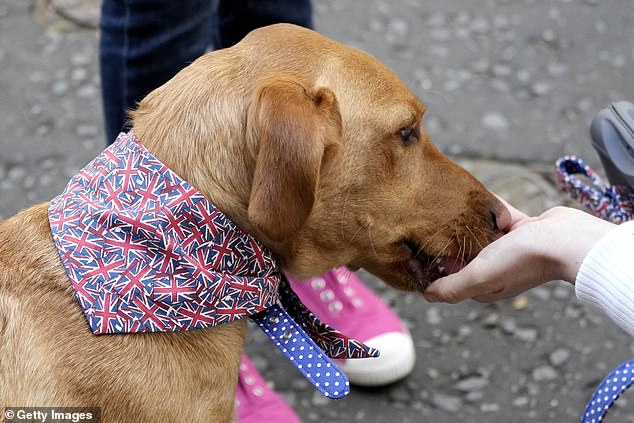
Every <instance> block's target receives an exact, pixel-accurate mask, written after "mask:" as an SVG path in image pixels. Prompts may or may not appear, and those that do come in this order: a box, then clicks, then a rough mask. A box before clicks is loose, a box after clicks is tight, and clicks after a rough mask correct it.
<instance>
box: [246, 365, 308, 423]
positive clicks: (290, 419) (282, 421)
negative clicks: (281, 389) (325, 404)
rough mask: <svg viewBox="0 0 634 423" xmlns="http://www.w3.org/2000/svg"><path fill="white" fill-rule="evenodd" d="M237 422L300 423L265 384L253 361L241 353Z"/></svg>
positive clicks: (293, 413)
mask: <svg viewBox="0 0 634 423" xmlns="http://www.w3.org/2000/svg"><path fill="white" fill-rule="evenodd" d="M236 408H237V409H236V415H237V416H238V419H237V423H263V422H276V423H301V422H302V420H301V419H300V418H299V417H298V416H297V414H295V412H294V411H293V409H292V408H291V407H290V405H288V404H287V403H286V401H284V398H282V397H281V396H280V395H279V394H278V393H277V392H275V391H274V390H273V389H271V388H270V387H269V385H267V383H266V381H265V380H264V378H263V377H262V375H261V374H260V373H259V372H258V371H257V369H256V368H255V367H254V366H253V363H251V361H250V360H249V359H248V358H247V356H246V354H242V358H241V359H240V372H239V373H238V387H237V388H236Z"/></svg>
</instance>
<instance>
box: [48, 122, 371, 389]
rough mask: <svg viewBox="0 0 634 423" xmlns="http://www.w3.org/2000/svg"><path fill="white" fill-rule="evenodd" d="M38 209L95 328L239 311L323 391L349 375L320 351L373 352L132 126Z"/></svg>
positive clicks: (162, 324)
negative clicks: (295, 286) (321, 310)
mask: <svg viewBox="0 0 634 423" xmlns="http://www.w3.org/2000/svg"><path fill="white" fill-rule="evenodd" d="M48 216H49V222H50V227H51V232H52V234H53V239H54V241H55V245H56V246H57V249H58V252H59V255H60V258H61V261H62V264H63V265H64V268H65V269H66V273H67V274H68V277H69V279H70V282H71V285H72V287H73V289H74V291H75V296H76V297H77V300H78V302H79V304H80V306H81V308H82V310H83V312H84V315H85V317H86V319H87V320H88V324H89V326H90V328H91V330H92V331H93V333H95V334H96V335H102V334H117V333H136V332H166V331H179V330H191V329H201V328H206V327H211V326H215V325H218V324H222V323H228V322H232V321H234V320H237V319H240V318H243V317H247V316H248V317H251V318H252V319H253V320H254V321H255V322H256V323H257V324H258V325H259V326H260V327H261V328H262V329H263V330H264V331H265V333H266V334H267V335H268V336H269V337H270V338H271V339H272V340H273V341H274V342H275V344H276V345H277V346H278V348H280V349H281V350H282V352H283V353H284V354H285V355H286V356H287V358H289V360H290V361H291V363H293V364H294V365H295V367H297V368H298V369H299V370H300V372H301V373H302V374H304V376H306V377H307V378H308V379H309V380H310V381H311V383H313V385H315V386H316V387H317V389H319V390H320V391H321V392H323V393H324V394H325V395H326V396H328V397H331V398H341V397H343V396H345V395H346V394H347V393H348V392H349V384H348V380H347V378H346V376H345V374H344V373H343V372H341V371H340V370H339V369H337V367H336V365H335V364H334V363H333V362H332V361H331V360H330V358H337V359H344V358H365V357H377V356H378V354H379V353H378V351H377V350H375V349H373V348H370V347H368V346H366V345H364V344H363V343H361V342H359V341H356V340H354V339H350V338H348V337H346V336H345V335H343V334H341V333H340V332H338V331H336V330H335V329H333V328H331V327H329V326H327V325H325V324H324V323H322V322H320V321H319V320H317V319H316V318H315V316H314V315H313V314H312V313H311V312H310V311H309V310H308V309H307V308H306V306H304V305H303V304H302V303H301V302H300V301H299V298H298V297H297V296H296V295H295V293H294V292H293V291H292V290H291V288H290V285H289V284H288V281H286V279H285V277H284V275H283V273H282V272H281V270H280V268H279V265H278V263H277V261H276V259H275V256H274V255H273V253H272V252H271V251H270V250H268V249H267V248H266V247H265V246H263V245H262V244H260V243H259V242H258V241H257V240H256V239H255V238H253V237H252V236H251V235H249V234H248V233H246V232H244V231H242V230H241V229H240V228H239V227H238V226H236V225H235V224H234V223H233V222H232V221H231V220H229V219H228V218H227V216H225V215H224V214H223V213H222V212H221V211H220V210H218V209H217V208H216V207H215V206H214V205H213V204H211V203H210V202H209V201H208V200H207V199H206V198H205V197H204V196H203V195H202V194H201V193H200V192H199V191H197V190H196V189H195V188H193V187H192V186H191V185H189V184H188V183H187V182H186V181H184V180H183V179H182V178H180V177H179V176H178V175H176V174H175V173H174V172H173V171H171V170H170V169H169V168H168V167H167V166H166V165H164V164H163V163H161V162H160V161H159V160H158V159H157V158H156V157H154V156H153V155H152V154H151V153H150V152H149V151H148V150H147V149H145V147H143V145H142V144H141V143H140V142H139V141H138V140H137V138H136V137H135V136H134V134H133V133H132V131H130V132H129V133H128V134H125V133H121V134H120V135H119V137H118V138H117V140H116V141H115V143H114V144H112V145H111V146H110V147H108V148H107V149H106V150H105V151H104V152H103V153H101V154H100V155H99V156H98V157H97V158H96V159H95V160H93V161H92V162H90V163H89V164H88V165H87V166H86V167H85V168H84V169H82V170H81V171H80V172H79V174H77V175H76V176H74V177H73V178H72V179H71V180H70V182H69V183H68V185H67V187H66V189H65V190H64V192H63V193H62V194H60V195H59V196H57V197H56V198H54V199H53V200H52V201H51V203H50V205H49V209H48ZM280 294H281V295H280ZM286 309H288V310H289V311H290V312H291V314H292V315H293V317H291V315H290V314H289V313H288V312H287V311H286ZM293 318H295V320H297V322H298V323H296V321H295V320H294V319H293ZM306 332H308V333H310V335H311V336H312V338H313V339H314V340H315V341H313V339H311V336H309V335H308V334H307V333H306ZM324 351H325V352H324ZM309 356H310V357H309ZM328 357H330V358H328ZM322 368H323V369H328V371H317V372H315V371H313V369H322Z"/></svg>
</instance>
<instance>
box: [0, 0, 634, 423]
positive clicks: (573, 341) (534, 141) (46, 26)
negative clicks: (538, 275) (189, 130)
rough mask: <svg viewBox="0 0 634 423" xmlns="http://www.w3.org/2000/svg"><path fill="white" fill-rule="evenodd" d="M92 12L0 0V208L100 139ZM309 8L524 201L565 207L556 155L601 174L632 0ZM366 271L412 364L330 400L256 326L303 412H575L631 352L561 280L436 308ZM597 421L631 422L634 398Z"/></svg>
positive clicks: (269, 363) (46, 192)
mask: <svg viewBox="0 0 634 423" xmlns="http://www.w3.org/2000/svg"><path fill="white" fill-rule="evenodd" d="M97 12H98V11H97V9H95V1H94V0H37V1H34V0H0V133H1V134H2V135H1V136H0V218H2V217H8V216H10V215H12V214H14V213H15V212H16V211H18V210H19V209H21V208H24V207H26V206H28V205H30V204H33V203H35V202H39V201H47V200H49V199H50V198H51V197H53V196H54V195H56V194H58V193H59V192H61V190H62V189H63V187H64V185H65V184H66V182H67V180H68V178H69V177H70V176H72V175H73V174H75V173H76V172H77V171H78V170H79V169H80V168H81V167H82V166H83V165H84V164H85V163H87V162H88V161H90V160H91V159H92V158H93V157H94V156H95V155H96V154H97V153H98V152H99V151H100V150H101V149H102V148H103V146H104V134H103V122H102V115H101V100H100V88H99V77H98V68H97V44H98V32H97V31H96V30H95V29H94V28H93V25H94V22H95V21H96V17H97V15H98V13H97ZM315 14H316V18H315V20H316V29H317V30H319V31H320V32H322V33H324V34H326V35H328V36H330V37H332V38H334V39H335V40H338V41H340V42H343V43H346V44H349V45H352V46H355V47H358V48H361V49H363V50H366V51H368V52H370V53H372V54H373V55H375V56H376V57H378V58H379V59H380V60H382V61H383V62H384V63H386V64H387V65H388V66H389V67H390V68H391V69H393V70H394V71H395V72H396V73H397V74H398V75H399V76H400V77H401V78H402V79H403V80H404V81H405V82H406V83H407V84H408V85H409V86H410V88H411V89H412V91H413V92H415V93H416V94H417V95H418V96H420V98H421V99H422V100H423V101H424V102H425V103H426V104H427V107H428V112H427V113H426V127H427V130H428V132H429V134H430V135H431V137H432V139H433V140H434V142H435V143H436V144H437V145H438V146H439V147H440V148H441V149H442V150H443V151H444V152H445V153H447V154H448V155H450V156H451V157H452V158H454V159H455V160H457V161H458V162H460V163H461V164H462V165H463V166H465V167H466V168H467V169H468V170H470V171H471V172H473V173H474V174H475V175H476V176H477V177H478V178H480V179H481V180H482V181H483V182H484V183H485V184H486V185H487V186H488V187H490V188H491V189H492V190H493V191H495V192H497V193H499V194H500V195H502V196H503V197H505V198H507V199H508V200H510V201H511V202H512V203H513V204H515V205H516V206H517V207H519V208H521V209H523V210H525V211H527V212H529V213H533V214H535V213H539V212H541V211H543V210H545V209H547V208H549V207H552V206H554V205H558V204H569V203H568V202H567V200H566V198H565V196H563V195H562V194H561V193H560V192H559V190H558V189H557V188H556V187H555V186H554V182H553V169H552V166H553V163H554V161H555V160H556V159H557V158H558V157H560V156H562V155H563V154H568V153H577V154H578V155H580V156H582V157H583V158H585V159H587V161H588V162H589V163H590V164H591V165H592V166H593V167H595V168H596V169H597V170H599V171H600V166H599V163H598V160H597V158H596V155H595V153H594V151H593V150H592V148H591V146H590V143H589V138H588V135H587V134H588V127H589V122H590V119H591V118H592V116H593V115H594V114H595V113H596V112H597V111H599V110H600V109H601V108H602V107H604V106H605V105H607V104H609V103H610V102H612V101H617V100H630V101H632V100H634V2H633V1H632V0H602V1H599V0H552V1H545V0H475V1H473V0H471V1H470V0H445V1H435V2H434V1H426V0H419V1H417V0H398V1H396V0H394V1H388V0H368V1H352V0H316V1H315ZM571 242H574V239H572V238H571ZM361 276H362V277H363V278H364V279H365V280H366V281H367V282H368V284H369V285H371V286H373V287H374V288H376V290H377V292H378V293H379V294H380V295H381V296H382V297H383V298H384V299H385V300H386V301H387V302H389V303H390V304H392V305H393V306H394V308H395V309H396V310H397V311H398V313H399V314H400V315H401V316H402V318H403V319H404V320H405V321H406V323H407V325H408V326H409V328H410V330H411V332H412V335H413V337H414V339H415V344H416V348H417V355H418V360H417V363H416V367H415V369H414V372H413V374H412V375H410V376H409V377H407V378H406V379H405V380H403V381H401V382H398V383H396V384H394V385H391V386H388V387H384V388H380V389H361V388H354V387H353V390H352V393H351V394H350V396H349V397H348V398H346V399H344V400H339V401H332V400H327V399H325V398H324V397H322V396H321V395H320V394H319V393H317V392H316V391H315V390H314V389H312V388H311V387H310V386H309V385H308V383H307V382H305V381H304V380H303V379H302V378H301V377H300V376H299V375H298V374H296V373H295V371H294V370H293V369H292V367H291V366H290V365H289V364H288V363H286V362H285V361H284V360H283V359H282V358H281V356H280V355H279V354H278V353H277V351H275V350H274V348H273V347H272V345H271V344H270V342H269V341H268V340H267V339H265V338H264V336H263V335H260V334H259V333H258V332H257V331H253V333H252V334H251V337H250V340H249V346H248V350H249V352H250V356H251V358H252V360H253V361H254V362H255V364H256V366H257V367H258V368H259V369H260V370H261V371H262V373H263V374H264V375H265V376H266V377H267V379H268V380H270V381H271V383H272V384H273V385H274V386H275V387H276V389H277V390H278V391H279V392H281V393H282V395H284V397H285V398H286V399H287V400H288V401H289V403H291V405H293V407H294V408H295V409H296V410H297V412H298V413H299V414H300V416H301V417H302V418H303V419H304V421H306V422H313V421H315V422H317V421H319V422H344V421H345V422H353V421H354V422H356V421H358V422H438V423H443V422H459V423H462V422H464V423H466V422H492V421H497V422H505V423H506V422H511V423H512V422H533V421H534V422H575V421H578V419H579V416H580V414H581V412H582V410H583V407H584V404H585V401H586V399H587V398H588V397H589V396H590V394H591V392H592V390H593V388H594V386H596V384H597V383H598V382H599V380H600V379H601V378H602V377H603V376H604V375H605V374H606V373H607V372H608V371H609V370H610V369H611V368H612V367H613V366H615V365H616V364H618V363H620V362H622V361H624V360H626V359H628V358H631V357H632V356H633V355H634V342H633V341H632V339H631V338H630V337H629V336H628V335H627V334H626V333H625V332H623V331H622V330H620V329H618V328H617V327H616V326H615V325H614V324H613V323H612V322H611V321H610V320H609V319H608V318H607V317H605V316H603V315H602V314H601V313H599V312H597V311H595V310H591V309H588V308H586V307H584V306H582V305H581V304H579V303H578V302H577V301H576V299H575V296H574V291H573V289H572V287H571V286H570V285H568V284H565V283H563V282H552V283H550V284H547V285H544V286H542V287H539V288H536V289H534V290H532V291H530V292H528V293H525V294H523V295H521V296H520V297H518V298H516V299H513V300H509V301H504V302H500V303H497V304H494V305H482V304H479V303H475V302H465V303H462V304H459V305H439V304H434V305H430V304H427V303H425V302H424V300H423V299H422V298H421V297H420V296H419V295H416V294H404V293H400V292H395V291H393V290H391V289H389V288H387V287H386V286H385V285H384V284H382V283H381V282H380V281H378V280H376V279H375V278H373V277H371V276H369V275H367V274H365V273H361ZM368 324H372V322H368ZM606 421H607V422H634V398H633V397H632V396H631V395H628V394H626V395H625V396H624V397H623V398H622V399H621V400H620V401H619V403H618V405H617V407H616V409H615V410H614V412H613V413H611V414H610V416H609V417H608V418H607V419H606Z"/></svg>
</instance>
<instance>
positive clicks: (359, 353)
mask: <svg viewBox="0 0 634 423" xmlns="http://www.w3.org/2000/svg"><path fill="white" fill-rule="evenodd" d="M279 293H280V304H279V305H274V306H273V307H270V308H268V309H267V310H265V311H263V312H261V313H258V314H256V315H254V316H251V319H252V320H253V321H255V322H256V323H257V324H258V326H260V328H261V329H262V330H263V331H264V333H265V334H266V335H267V336H268V337H269V338H270V339H271V340H272V341H273V342H274V343H275V345H276V346H277V348H279V349H280V351H282V354H284V356H286V358H287V359H288V360H289V361H290V362H291V363H292V364H293V365H294V366H295V367H296V368H297V370H299V372H300V373H301V374H302V375H303V376H304V377H305V378H306V379H308V381H309V382H310V383H312V384H313V386H314V387H315V388H317V389H318V390H319V391H320V392H321V393H323V394H324V395H325V396H327V397H328V398H343V397H344V396H346V395H347V394H348V393H349V392H350V384H349V382H348V378H347V377H346V375H345V374H344V373H343V372H342V371H341V370H339V368H337V365H336V364H335V363H334V362H333V361H332V360H331V358H336V359H345V358H366V357H378V356H379V351H378V350H376V349H375V348H371V347H368V346H367V345H365V344H363V343H362V342H359V341H357V340H355V339H352V338H349V337H347V336H345V335H344V334H342V333H341V332H339V331H338V330H336V329H334V328H332V327H330V326H328V325H327V324H325V323H323V322H321V321H320V320H318V319H317V318H316V317H315V315H314V314H313V313H312V312H311V311H310V310H309V309H308V308H307V307H306V306H305V305H304V304H303V303H302V302H301V301H300V299H299V297H298V296H297V294H295V292H293V290H292V289H291V287H290V283H289V282H288V279H286V276H284V275H282V280H281V281H280V286H279ZM291 316H292V317H291Z"/></svg>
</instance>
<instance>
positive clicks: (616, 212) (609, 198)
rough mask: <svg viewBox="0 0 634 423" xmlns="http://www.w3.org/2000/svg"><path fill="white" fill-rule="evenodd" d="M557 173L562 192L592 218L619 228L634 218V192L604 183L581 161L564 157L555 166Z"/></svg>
mask: <svg viewBox="0 0 634 423" xmlns="http://www.w3.org/2000/svg"><path fill="white" fill-rule="evenodd" d="M555 174H556V178H557V183H558V184H559V186H560V187H561V189H562V190H563V191H564V192H566V193H567V194H568V196H569V197H570V198H572V199H573V200H575V201H577V202H578V203H580V204H581V205H583V206H584V207H586V209H588V211H589V212H590V213H592V214H593V215H595V216H597V217H599V218H601V219H604V220H607V221H609V222H612V223H616V224H617V225H618V224H621V223H623V222H627V221H628V220H632V219H633V218H634V193H633V192H632V191H630V190H629V189H627V188H626V187H623V186H616V185H610V184H608V183H605V182H604V181H603V180H602V179H601V178H600V177H599V176H598V175H597V174H596V173H595V172H594V171H593V170H592V169H591V168H590V167H589V166H588V165H587V164H586V163H585V162H584V161H583V160H582V159H580V158H578V157H576V156H564V157H562V158H561V159H559V160H557V162H556V164H555ZM578 175H581V176H582V177H585V178H586V179H588V180H589V181H590V183H586V182H584V181H583V180H582V179H580V178H579V177H578Z"/></svg>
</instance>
